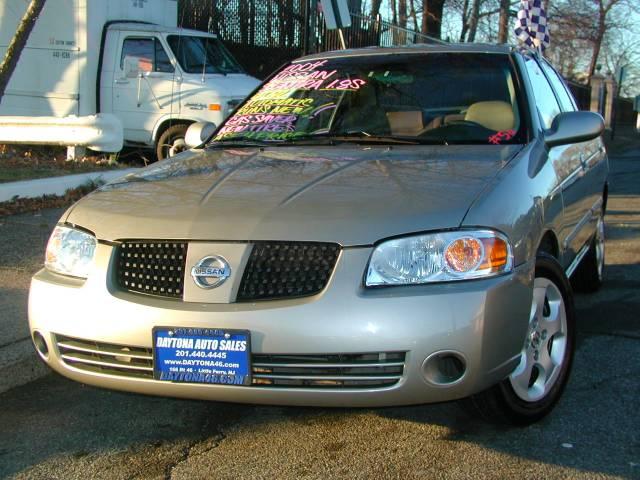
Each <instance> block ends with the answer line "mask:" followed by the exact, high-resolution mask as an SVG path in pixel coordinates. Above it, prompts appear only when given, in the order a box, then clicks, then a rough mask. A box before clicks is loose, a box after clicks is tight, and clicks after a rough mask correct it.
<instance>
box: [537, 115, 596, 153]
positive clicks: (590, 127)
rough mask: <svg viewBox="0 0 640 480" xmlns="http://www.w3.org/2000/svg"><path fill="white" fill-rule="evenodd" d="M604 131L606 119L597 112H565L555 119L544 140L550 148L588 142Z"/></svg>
mask: <svg viewBox="0 0 640 480" xmlns="http://www.w3.org/2000/svg"><path fill="white" fill-rule="evenodd" d="M602 132H604V121H603V120H602V117H601V116H600V115H598V114H597V113H593V112H563V113H560V114H558V115H557V116H556V118H554V119H553V122H552V123H551V129H550V130H549V132H548V133H547V134H546V135H545V138H544V142H545V144H546V145H547V147H548V148H551V147H556V146H558V145H567V144H569V143H579V142H586V141H587V140H593V139H594V138H597V137H599V136H600V135H602Z"/></svg>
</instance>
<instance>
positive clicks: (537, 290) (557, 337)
mask: <svg viewBox="0 0 640 480" xmlns="http://www.w3.org/2000/svg"><path fill="white" fill-rule="evenodd" d="M574 349H575V312H574V308H573V297H572V294H571V287H570V285H569V281H568V280H567V277H566V275H565V274H564V272H563V271H562V268H561V266H560V264H559V263H558V262H557V261H556V259H555V258H553V257H551V256H550V255H547V254H544V253H541V254H540V255H539V256H538V258H537V260H536V268H535V278H534V283H533V302H532V305H531V315H530V317H529V328H528V329H527V334H526V337H525V339H524V342H523V347H522V352H521V354H520V364H519V365H518V366H517V367H516V369H515V370H514V371H513V372H512V373H511V375H509V377H507V378H506V379H504V380H503V381H502V382H500V383H499V384H497V385H495V386H493V387H491V388H489V389H488V390H485V391H484V392H481V393H479V394H477V395H474V396H473V397H471V399H470V403H471V404H472V405H473V406H474V407H475V408H476V409H477V411H479V413H480V414H481V415H482V416H483V417H484V418H486V419H488V420H490V421H494V422H497V423H508V424H512V425H529V424H531V423H534V422H536V421H538V420H540V419H541V418H542V417H544V416H545V415H547V414H548V413H549V412H550V411H551V410H552V409H553V407H554V406H555V404H556V403H557V401H558V400H559V399H560V396H561V395H562V392H563V390H564V388H565V386H566V384H567V381H568V380H569V372H570V370H571V363H572V361H573V352H574Z"/></svg>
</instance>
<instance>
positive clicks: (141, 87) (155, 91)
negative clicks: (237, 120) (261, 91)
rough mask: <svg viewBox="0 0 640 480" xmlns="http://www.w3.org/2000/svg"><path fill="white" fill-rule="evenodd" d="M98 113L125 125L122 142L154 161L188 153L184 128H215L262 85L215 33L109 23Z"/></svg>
mask: <svg viewBox="0 0 640 480" xmlns="http://www.w3.org/2000/svg"><path fill="white" fill-rule="evenodd" d="M105 32H106V35H105V36H104V46H103V49H102V52H103V58H102V61H101V62H100V63H101V70H100V89H99V92H100V94H99V107H100V112H103V113H113V114H115V115H117V116H118V117H119V118H120V119H121V120H122V126H123V128H124V138H125V144H128V145H138V146H145V147H153V148H155V150H156V154H157V156H158V158H159V159H162V158H166V157H169V156H172V155H174V154H175V153H178V152H180V151H181V150H184V149H185V148H186V144H185V142H184V135H185V132H186V130H187V127H188V126H189V124H191V123H193V122H197V121H204V122H209V123H213V124H215V125H219V124H220V122H222V120H223V119H224V118H226V116H227V115H228V114H229V113H230V112H231V111H232V110H233V109H234V108H235V106H236V105H238V104H239V103H240V101H242V99H243V98H244V97H245V96H246V95H247V94H248V93H250V92H251V91H252V90H253V89H254V88H256V87H257V86H258V84H259V82H258V80H256V79H255V78H253V77H250V76H249V75H247V74H246V73H245V72H244V70H243V68H242V67H241V66H240V64H239V63H238V62H237V61H236V60H235V59H234V58H233V56H232V55H231V54H230V53H229V52H228V50H227V49H226V48H225V47H224V45H223V44H222V42H221V41H220V40H219V39H218V37H217V36H216V35H213V34H207V33H203V32H199V31H195V30H187V29H179V28H168V27H165V26H159V25H153V24H144V23H137V22H136V23H130V22H113V23H110V24H109V25H107V26H106V27H105Z"/></svg>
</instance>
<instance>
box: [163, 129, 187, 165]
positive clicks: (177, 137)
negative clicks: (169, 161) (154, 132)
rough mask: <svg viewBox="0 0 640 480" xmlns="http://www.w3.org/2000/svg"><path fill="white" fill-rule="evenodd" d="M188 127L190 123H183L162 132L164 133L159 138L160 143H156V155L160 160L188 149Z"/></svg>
mask: <svg viewBox="0 0 640 480" xmlns="http://www.w3.org/2000/svg"><path fill="white" fill-rule="evenodd" d="M187 128H189V125H185V124H183V123H181V124H178V125H173V126H171V127H169V128H167V129H166V130H165V131H164V132H162V135H160V138H158V143H156V156H157V157H158V160H164V159H165V158H170V157H172V156H174V155H177V154H178V153H180V152H183V151H185V150H187V144H186V143H185V141H184V136H185V135H186V133H187Z"/></svg>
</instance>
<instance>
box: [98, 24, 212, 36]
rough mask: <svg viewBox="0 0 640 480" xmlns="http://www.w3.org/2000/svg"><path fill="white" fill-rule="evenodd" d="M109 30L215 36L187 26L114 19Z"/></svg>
mask: <svg viewBox="0 0 640 480" xmlns="http://www.w3.org/2000/svg"><path fill="white" fill-rule="evenodd" d="M109 30H120V31H131V32H145V33H167V34H172V35H191V36H193V35H196V36H198V37H210V38H217V35H215V34H213V33H206V32H201V31H200V30H191V29H188V28H176V27H165V26H163V25H157V24H155V23H145V22H138V21H135V22H121V21H114V22H113V23H110V24H109Z"/></svg>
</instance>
